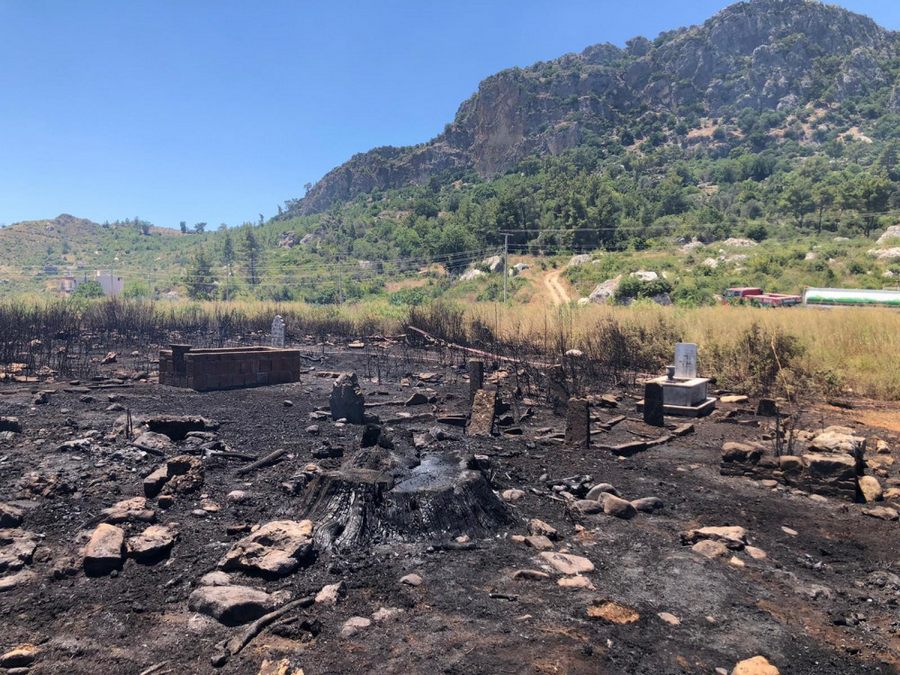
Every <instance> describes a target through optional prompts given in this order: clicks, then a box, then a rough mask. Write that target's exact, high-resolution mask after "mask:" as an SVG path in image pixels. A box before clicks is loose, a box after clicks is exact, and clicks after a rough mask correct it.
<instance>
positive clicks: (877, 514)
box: [863, 506, 900, 520]
mask: <svg viewBox="0 0 900 675" xmlns="http://www.w3.org/2000/svg"><path fill="white" fill-rule="evenodd" d="M863 514H864V515H867V516H869V517H871V518H880V519H881V520H897V518H898V517H900V514H898V513H897V510H896V509H892V508H891V507H890V506H873V507H872V508H870V509H863Z"/></svg>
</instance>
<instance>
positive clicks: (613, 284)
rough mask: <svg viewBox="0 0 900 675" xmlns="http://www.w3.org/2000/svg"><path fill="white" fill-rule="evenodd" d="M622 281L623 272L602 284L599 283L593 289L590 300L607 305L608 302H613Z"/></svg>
mask: <svg viewBox="0 0 900 675" xmlns="http://www.w3.org/2000/svg"><path fill="white" fill-rule="evenodd" d="M621 283H622V275H621V274H620V275H619V276H617V277H615V278H613V279H607V280H606V281H604V282H603V283H602V284H598V285H597V286H596V287H595V288H594V290H593V291H591V294H590V295H589V296H588V300H590V301H591V302H595V303H597V304H598V305H605V304H606V303H608V302H611V301H612V299H613V298H614V297H615V295H616V291H617V290H619V284H621Z"/></svg>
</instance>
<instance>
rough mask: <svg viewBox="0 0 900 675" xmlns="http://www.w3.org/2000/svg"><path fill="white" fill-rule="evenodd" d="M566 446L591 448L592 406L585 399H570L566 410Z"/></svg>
mask: <svg viewBox="0 0 900 675" xmlns="http://www.w3.org/2000/svg"><path fill="white" fill-rule="evenodd" d="M566 445H571V446H573V447H576V448H589V447H590V446H591V406H590V402H589V401H588V400H587V399H584V398H570V399H569V403H568V406H567V408H566Z"/></svg>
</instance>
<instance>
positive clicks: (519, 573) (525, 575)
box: [512, 569, 550, 581]
mask: <svg viewBox="0 0 900 675" xmlns="http://www.w3.org/2000/svg"><path fill="white" fill-rule="evenodd" d="M512 578H513V579H517V580H518V579H522V580H525V581H543V580H544V579H549V578H550V575H549V574H547V573H546V572H541V571H540V570H528V569H523V570H516V571H515V572H513V574H512Z"/></svg>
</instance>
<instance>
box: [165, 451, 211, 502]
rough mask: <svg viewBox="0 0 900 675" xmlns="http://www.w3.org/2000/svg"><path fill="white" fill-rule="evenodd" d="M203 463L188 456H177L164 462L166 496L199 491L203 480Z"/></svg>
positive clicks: (196, 458)
mask: <svg viewBox="0 0 900 675" xmlns="http://www.w3.org/2000/svg"><path fill="white" fill-rule="evenodd" d="M204 474H205V471H204V468H203V461H202V460H200V459H199V458H198V457H191V456H190V455H178V456H177V457H172V458H171V459H169V460H168V461H167V462H166V475H167V476H168V478H167V479H166V483H165V485H164V486H163V492H164V493H166V494H179V493H190V492H195V491H197V490H199V489H200V488H201V487H202V486H203V480H204Z"/></svg>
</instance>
